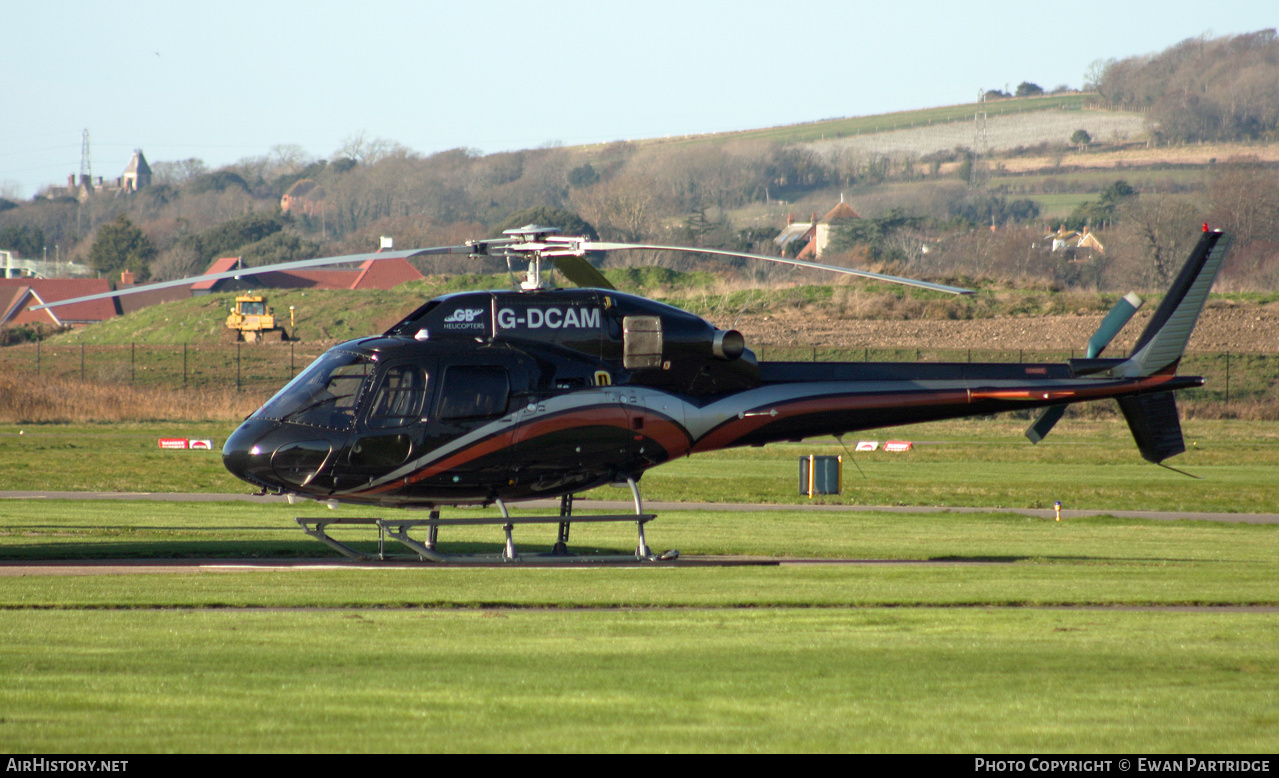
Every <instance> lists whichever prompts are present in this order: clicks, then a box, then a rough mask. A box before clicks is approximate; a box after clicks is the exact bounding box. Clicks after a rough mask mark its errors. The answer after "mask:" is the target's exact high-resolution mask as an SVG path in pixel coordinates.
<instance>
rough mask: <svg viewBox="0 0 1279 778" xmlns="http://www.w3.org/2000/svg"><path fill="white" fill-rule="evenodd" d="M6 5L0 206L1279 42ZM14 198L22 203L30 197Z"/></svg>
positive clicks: (813, 17)
mask: <svg viewBox="0 0 1279 778" xmlns="http://www.w3.org/2000/svg"><path fill="white" fill-rule="evenodd" d="M11 5H12V6H13V7H11V8H8V9H6V11H5V13H4V24H3V28H4V31H5V35H4V44H3V49H2V50H3V51H4V55H5V65H4V67H2V68H0V97H2V99H3V103H4V110H3V111H2V112H0V193H3V194H10V195H16V196H19V197H32V196H34V195H35V194H36V193H37V192H38V191H39V189H40V188H41V187H43V186H44V185H46V184H54V183H56V184H62V183H65V181H66V178H67V176H68V175H69V174H72V173H78V172H79V170H80V157H81V139H82V133H83V131H84V130H86V129H87V130H88V131H89V136H90V147H91V155H92V157H91V159H92V172H93V174H94V175H95V176H103V177H105V178H108V179H113V178H115V177H118V176H119V175H120V174H121V173H122V172H123V171H124V167H125V165H126V164H127V163H128V161H129V157H130V155H131V154H132V151H133V149H135V148H140V149H142V150H143V151H144V153H145V154H146V157H147V159H148V161H150V162H151V163H152V164H154V163H156V162H162V161H176V160H184V159H189V158H193V157H194V158H197V159H200V160H203V161H204V163H205V164H206V165H208V166H209V167H210V168H211V169H215V168H217V167H219V166H222V165H227V164H231V163H233V162H236V161H237V160H240V159H243V158H246V157H256V156H262V155H265V154H268V153H269V152H270V151H271V149H272V147H275V146H284V145H296V146H300V147H301V148H302V149H304V150H305V151H306V152H307V153H308V154H309V155H311V156H313V157H315V158H317V159H318V158H330V157H332V156H333V154H334V152H336V151H337V150H338V149H339V148H340V147H341V146H342V145H343V144H344V143H345V142H346V141H348V140H349V139H351V138H353V137H356V136H359V135H361V134H363V135H364V136H365V137H367V138H383V139H387V140H391V141H395V142H397V143H400V144H402V145H404V146H407V147H409V148H410V149H413V150H414V151H417V152H420V153H423V154H430V153H433V152H437V151H443V150H446V149H451V148H458V147H465V148H469V149H476V150H479V151H480V152H483V153H493V152H498V151H509V150H515V149H525V148H534V147H538V146H544V145H552V144H563V145H577V144H582V143H605V142H611V141H616V140H627V139H639V138H651V137H663V136H666V135H684V134H690V133H704V132H718V131H726V130H743V129H753V128H758V127H771V126H778V125H786V124H797V123H801V122H807V121H816V120H819V119H827V118H835V117H844V116H863V115H870V114H878V113H886V112H890V111H899V110H908V109H914V108H928V107H933V106H938V105H951V104H956V103H966V102H972V101H973V100H974V99H975V98H976V96H977V94H978V92H979V91H981V90H985V89H1007V90H1014V89H1016V87H1017V85H1018V84H1019V83H1021V82H1022V81H1030V82H1033V83H1036V84H1038V85H1040V86H1041V87H1043V88H1045V89H1052V88H1053V87H1056V86H1058V85H1061V84H1067V85H1069V86H1071V87H1076V88H1077V87H1079V86H1080V85H1081V84H1082V83H1083V81H1084V74H1085V72H1086V71H1087V69H1088V66H1089V64H1090V63H1092V62H1093V61H1095V60H1099V59H1100V60H1104V59H1109V58H1116V59H1122V58H1124V57H1129V56H1133V55H1140V54H1150V53H1155V52H1158V51H1160V50H1162V49H1164V48H1167V47H1168V46H1171V45H1173V44H1175V43H1177V42H1179V41H1181V40H1184V39H1186V38H1191V37H1196V36H1201V35H1205V34H1207V35H1209V36H1213V37H1215V36H1222V35H1233V34H1238V33H1244V32H1253V31H1256V30H1260V29H1265V28H1269V27H1275V26H1279V10H1276V8H1275V4H1274V2H1273V0H1253V1H1251V2H1242V1H1239V0H1216V1H1215V2H1212V3H1204V2H1189V1H1188V0H1162V1H1161V2H1146V1H1144V0H1141V1H1137V0H1131V1H1130V0H1107V1H1106V2H1097V1H1096V0H1071V1H1070V2H1066V3H1034V2H1026V0H1016V1H1015V2H1004V1H1002V0H1001V1H999V2H980V1H978V2H973V3H942V2H937V1H934V2H917V1H916V0H889V1H888V2H876V3H867V2H852V1H849V0H845V1H844V2H839V1H838V0H836V2H828V3H819V4H813V5H811V6H809V5H807V4H804V5H802V6H796V5H794V4H788V3H784V2H779V1H778V0H772V1H771V2H763V1H762V0H760V1H756V0H735V1H734V2H719V1H718V0H714V1H711V0H706V1H702V0H682V2H681V1H674V0H646V1H645V2H635V1H634V0H632V1H631V2H625V3H622V2H607V1H606V0H596V1H595V2H585V1H582V0H561V1H560V2H554V3H547V2H541V3H536V2H520V1H519V0H507V1H506V2H498V1H496V0H454V1H453V2H436V1H435V0H417V1H416V2H390V1H388V0H362V1H361V2H325V1H323V0H310V1H309V2H275V1H274V0H256V1H254V0H220V2H218V3H216V4H215V3H207V4H206V3H181V2H173V1H172V0H165V1H164V2H142V1H141V0H118V1H117V2H114V3H101V2H86V1H85V0H79V1H70V2H69V1H67V0H42V1H41V2H38V3H37V2H25V3H13V4H11ZM15 190H16V191H15Z"/></svg>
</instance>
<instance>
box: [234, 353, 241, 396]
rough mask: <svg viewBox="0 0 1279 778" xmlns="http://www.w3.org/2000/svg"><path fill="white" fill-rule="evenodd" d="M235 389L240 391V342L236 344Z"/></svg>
mask: <svg viewBox="0 0 1279 778" xmlns="http://www.w3.org/2000/svg"><path fill="white" fill-rule="evenodd" d="M235 390H236V391H237V392H238V391H240V344H239V343H238V342H237V343H236V344H235Z"/></svg>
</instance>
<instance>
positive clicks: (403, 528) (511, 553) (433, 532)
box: [294, 478, 679, 564]
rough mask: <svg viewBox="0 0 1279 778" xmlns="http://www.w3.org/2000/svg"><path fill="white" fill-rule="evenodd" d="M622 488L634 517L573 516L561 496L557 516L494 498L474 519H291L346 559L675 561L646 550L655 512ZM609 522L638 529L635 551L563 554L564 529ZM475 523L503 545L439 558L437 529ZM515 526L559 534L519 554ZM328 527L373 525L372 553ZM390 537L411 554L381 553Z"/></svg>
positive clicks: (635, 492)
mask: <svg viewBox="0 0 1279 778" xmlns="http://www.w3.org/2000/svg"><path fill="white" fill-rule="evenodd" d="M627 484H628V485H629V486H630V488H631V495H632V497H633V498H634V500H635V512H634V513H622V514H609V515H604V516H574V515H573V496H572V495H571V494H566V495H564V496H563V497H562V498H561V499H560V514H559V515H558V516H520V517H514V516H511V514H510V511H508V510H507V508H506V503H505V502H503V501H502V500H500V499H499V500H497V507H498V509H499V510H501V512H502V515H501V517H496V518H478V519H442V518H440V512H439V511H438V510H432V511H431V513H430V518H426V519H375V518H356V517H352V518H345V517H344V518H329V517H324V518H302V517H299V518H297V519H294V520H295V521H296V522H297V523H298V526H300V527H301V528H302V531H303V532H305V533H306V534H308V535H310V536H311V537H313V538H315V539H316V540H318V541H320V542H321V543H324V544H325V545H327V546H328V547H329V548H332V549H333V550H334V551H337V552H338V553H339V554H341V555H342V556H344V557H347V558H348V559H355V560H360V561H371V560H378V561H386V560H391V559H405V558H409V559H411V558H413V557H416V558H417V559H419V560H421V561H423V562H440V563H445V564H493V563H522V564H565V563H582V564H597V563H614V564H615V563H619V562H666V561H671V560H674V559H676V558H677V557H679V552H678V551H667V552H666V553H664V554H660V555H655V554H653V552H652V550H651V549H649V547H648V541H647V540H646V539H645V537H644V525H645V524H647V523H648V522H650V521H652V520H653V519H655V518H657V514H654V513H644V509H643V503H642V502H641V500H640V495H639V487H638V486H637V485H636V484H635V480H634V479H633V478H628V479H627ZM610 521H633V522H635V525H636V528H637V530H638V534H639V539H638V541H637V544H636V547H635V553H634V554H630V555H622V554H612V555H593V556H579V555H576V554H573V553H571V552H570V551H569V550H568V538H569V527H570V525H571V524H573V523H574V522H610ZM480 524H500V525H502V530H503V532H504V533H505V535H506V544H505V546H504V548H503V549H502V553H500V554H444V553H441V552H440V551H439V550H438V549H437V548H436V544H437V541H438V539H439V532H440V527H444V526H468V525H480ZM516 524H558V525H559V531H558V533H557V535H556V541H555V545H554V546H553V547H552V548H551V551H550V553H548V554H527V555H521V554H520V553H519V551H518V550H517V549H516V548H515V541H514V539H513V538H512V532H513V531H514V529H515V525H516ZM333 525H339V526H341V525H346V526H370V527H376V528H377V531H378V544H377V548H378V550H377V553H376V554H370V553H367V552H364V551H359V550H357V549H354V548H352V547H350V546H349V545H347V544H345V543H343V542H341V541H339V540H337V539H335V538H334V537H332V536H331V535H329V534H328V532H327V529H328V527H330V526H333ZM420 527H425V528H426V538H425V540H418V539H417V538H414V537H412V536H410V535H409V532H410V531H411V530H416V529H418V528H420ZM388 537H389V538H391V539H392V540H395V541H397V542H399V543H400V544H401V545H403V546H406V547H407V548H408V549H409V550H410V551H412V552H413V556H406V555H403V554H400V555H391V554H388V553H386V539H387V538H388Z"/></svg>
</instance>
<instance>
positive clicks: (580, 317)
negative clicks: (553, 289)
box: [497, 308, 600, 330]
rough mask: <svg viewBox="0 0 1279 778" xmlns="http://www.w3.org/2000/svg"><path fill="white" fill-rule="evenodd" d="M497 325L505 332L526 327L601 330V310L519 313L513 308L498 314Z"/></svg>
mask: <svg viewBox="0 0 1279 778" xmlns="http://www.w3.org/2000/svg"><path fill="white" fill-rule="evenodd" d="M497 325H498V326H499V327H501V328H502V329H504V330H513V329H515V328H517V327H526V328H528V329H530V330H539V329H543V328H546V329H551V330H559V329H565V330H581V329H599V326H600V309H599V308H567V309H565V308H524V309H522V310H521V311H520V312H519V313H517V312H516V311H515V309H513V308H503V309H501V310H500V311H498V312H497Z"/></svg>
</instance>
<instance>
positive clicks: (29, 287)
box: [0, 278, 119, 327]
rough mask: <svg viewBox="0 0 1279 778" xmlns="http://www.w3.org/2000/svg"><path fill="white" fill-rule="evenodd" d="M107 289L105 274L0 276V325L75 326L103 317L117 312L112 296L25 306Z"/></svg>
mask: <svg viewBox="0 0 1279 778" xmlns="http://www.w3.org/2000/svg"><path fill="white" fill-rule="evenodd" d="M110 291H111V284H110V283H109V282H108V281H107V280H106V279H105V278H0V327H11V326H19V325H22V324H45V325H49V326H53V327H78V326H81V325H85V324H95V323H97V322H100V321H106V320H107V319H111V318H114V317H115V316H117V315H118V314H119V311H118V310H117V308H116V303H115V301H114V300H107V299H103V300H89V301H88V302H83V303H76V304H75V305H65V306H61V307H58V308H46V309H45V310H43V311H31V310H28V308H30V307H31V306H33V305H44V304H46V303H56V302H57V301H59V300H69V299H71V298H73V297H87V296H88V295H91V294H101V293H103V292H110Z"/></svg>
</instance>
